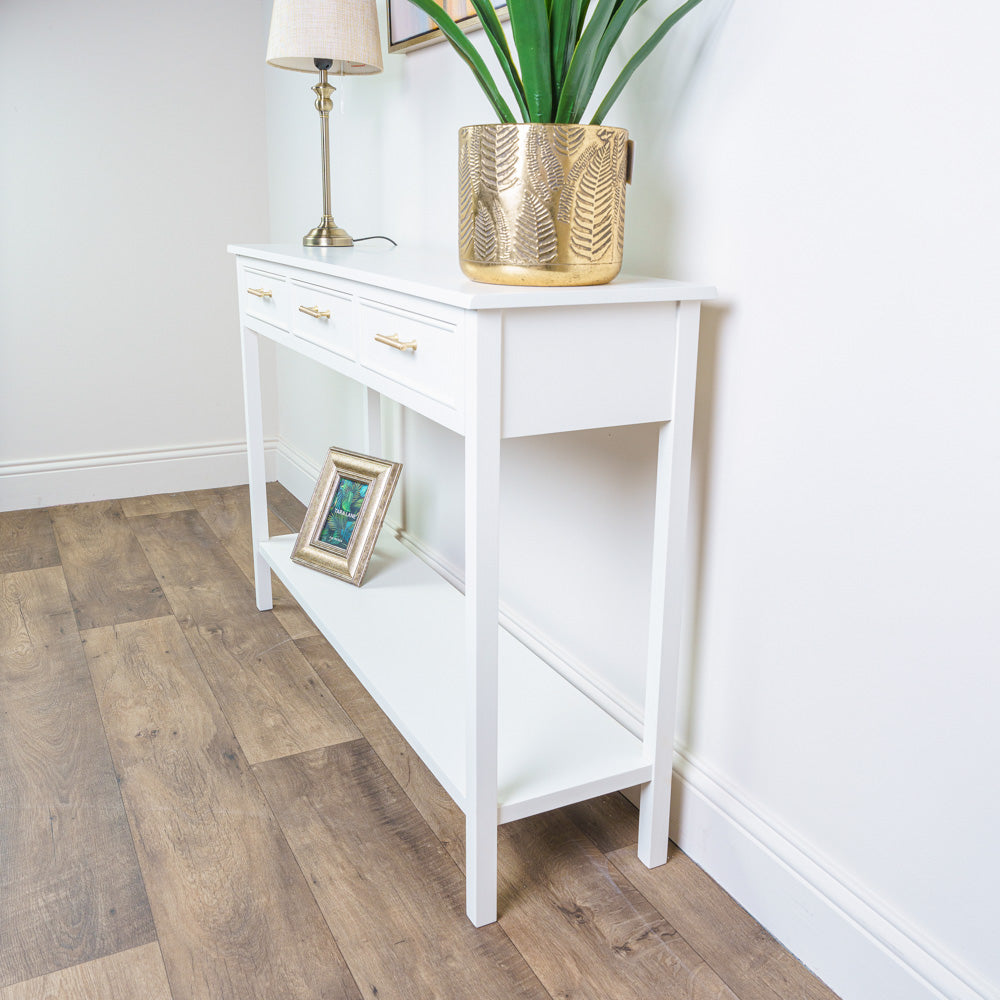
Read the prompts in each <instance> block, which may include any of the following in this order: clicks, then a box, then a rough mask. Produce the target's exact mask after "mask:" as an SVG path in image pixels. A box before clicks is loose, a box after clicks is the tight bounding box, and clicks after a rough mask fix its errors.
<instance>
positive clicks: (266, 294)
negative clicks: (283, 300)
mask: <svg viewBox="0 0 1000 1000" xmlns="http://www.w3.org/2000/svg"><path fill="white" fill-rule="evenodd" d="M247 291H248V292H249V293H250V294H251V295H256V296H257V298H258V299H269V298H270V297H271V290H270V289H269V288H267V289H265V288H248V289H247Z"/></svg>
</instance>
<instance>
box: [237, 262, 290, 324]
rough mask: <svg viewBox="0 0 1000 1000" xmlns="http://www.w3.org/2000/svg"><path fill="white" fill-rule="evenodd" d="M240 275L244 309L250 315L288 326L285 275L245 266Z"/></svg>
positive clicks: (241, 303) (241, 297)
mask: <svg viewBox="0 0 1000 1000" xmlns="http://www.w3.org/2000/svg"><path fill="white" fill-rule="evenodd" d="M240 277H241V281H240V305H241V307H242V309H243V311H244V312H245V313H246V314H247V315H248V316H255V317H256V318H257V319H263V320H267V322H268V323H273V324H274V325H275V326H282V327H286V328H287V326H288V314H287V312H286V306H287V302H286V298H287V295H288V283H287V282H286V281H285V276H284V275H283V274H279V273H277V272H275V271H265V270H263V269H260V268H256V267H244V268H243V272H242V274H241V276H240Z"/></svg>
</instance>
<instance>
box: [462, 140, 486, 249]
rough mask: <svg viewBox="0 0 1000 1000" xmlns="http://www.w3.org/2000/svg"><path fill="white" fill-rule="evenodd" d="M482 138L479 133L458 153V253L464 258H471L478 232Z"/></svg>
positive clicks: (464, 144) (463, 144) (463, 145)
mask: <svg viewBox="0 0 1000 1000" xmlns="http://www.w3.org/2000/svg"><path fill="white" fill-rule="evenodd" d="M480 136H481V133H480V132H478V131H477V132H476V133H475V134H474V135H472V136H471V137H470V138H469V141H468V142H465V143H462V144H461V145H460V147H459V153H458V252H459V254H460V255H461V256H463V257H467V256H469V253H470V251H471V250H472V248H473V241H474V238H475V231H476V199H477V198H478V196H479V140H480Z"/></svg>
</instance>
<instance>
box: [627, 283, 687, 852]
mask: <svg viewBox="0 0 1000 1000" xmlns="http://www.w3.org/2000/svg"><path fill="white" fill-rule="evenodd" d="M699 312H700V304H699V303H697V302H682V303H679V304H678V306H677V353H676V359H677V363H676V366H675V370H674V415H673V419H672V420H670V421H669V422H667V423H665V424H662V425H661V426H660V439H659V451H658V456H657V471H656V512H655V519H654V523H653V579H652V586H651V594H650V614H649V646H648V652H647V666H646V705H645V727H644V734H643V744H644V749H645V751H646V755H647V757H648V758H649V759H650V760H651V761H652V764H653V774H652V780H650V781H649V782H647V783H646V784H645V785H643V786H642V789H641V791H640V798H639V860H640V861H642V863H643V864H645V865H646V866H647V867H649V868H654V867H656V866H657V865H662V864H663V863H664V862H665V861H666V860H667V841H668V838H669V826H670V779H671V771H672V767H673V753H674V721H675V718H676V714H677V673H678V666H679V659H680V632H681V615H682V611H683V602H682V595H683V591H684V568H685V567H684V539H685V535H686V528H687V509H688V491H689V485H690V472H691V432H692V425H693V422H694V390H695V369H696V366H697V362H698V317H699Z"/></svg>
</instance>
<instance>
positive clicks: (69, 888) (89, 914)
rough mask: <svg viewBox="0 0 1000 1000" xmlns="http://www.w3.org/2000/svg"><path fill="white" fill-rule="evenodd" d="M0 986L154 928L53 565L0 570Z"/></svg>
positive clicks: (118, 946) (133, 940)
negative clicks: (1, 572) (0, 671)
mask: <svg viewBox="0 0 1000 1000" xmlns="http://www.w3.org/2000/svg"><path fill="white" fill-rule="evenodd" d="M0 663H2V664H3V676H2V683H0V720H2V725H0V774H2V775H3V780H2V781H0V986H5V985H9V984H11V983H16V982H21V981H23V980H28V979H34V978H36V977H38V976H41V975H44V974H46V973H49V972H53V971H55V970H58V969H63V968H66V967H68V966H71V965H77V964H79V963H81V962H85V961H89V960H91V959H94V958H98V957H100V956H102V955H107V954H110V953H112V952H116V951H121V950H123V949H126V948H132V947H135V946H137V945H141V944H146V943H148V942H149V941H152V940H153V937H154V933H155V932H154V928H153V921H152V915H151V913H150V910H149V904H148V902H147V900H146V894H145V890H144V888H143V884H142V877H141V874H140V872H139V866H138V862H137V860H136V855H135V849H134V847H133V845H132V840H131V837H130V834H129V827H128V822H127V820H126V818H125V810H124V808H123V806H122V801H121V796H120V794H119V791H118V784H117V780H116V776H115V772H114V768H113V766H112V762H111V756H110V754H109V752H108V746H107V742H106V740H105V737H104V732H103V729H102V728H101V719H100V715H99V713H98V708H97V702H96V699H95V697H94V690H93V687H92V685H91V682H90V674H89V672H88V670H87V664H86V660H85V659H84V655H83V649H82V647H81V642H80V636H79V633H78V632H77V629H76V624H75V622H74V620H73V609H72V607H71V606H70V600H69V594H68V592H67V589H66V583H65V580H64V579H63V575H62V571H61V570H60V569H59V567H50V568H47V569H40V570H29V571H26V572H23V573H8V574H5V575H3V576H0Z"/></svg>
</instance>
